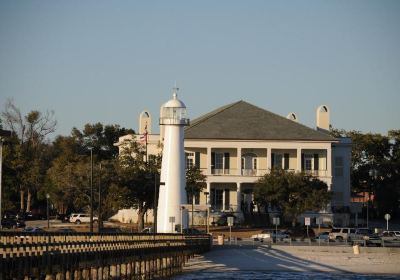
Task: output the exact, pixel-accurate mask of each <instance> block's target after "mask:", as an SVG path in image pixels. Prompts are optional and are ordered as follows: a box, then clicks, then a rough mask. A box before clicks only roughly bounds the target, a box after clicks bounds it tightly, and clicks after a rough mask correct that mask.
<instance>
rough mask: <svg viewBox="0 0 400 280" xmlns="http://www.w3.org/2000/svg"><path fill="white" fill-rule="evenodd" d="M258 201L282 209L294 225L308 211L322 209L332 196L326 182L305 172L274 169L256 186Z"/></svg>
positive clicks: (256, 199)
mask: <svg viewBox="0 0 400 280" xmlns="http://www.w3.org/2000/svg"><path fill="white" fill-rule="evenodd" d="M254 197H255V201H256V202H257V203H258V204H260V205H266V206H268V205H270V206H271V207H275V208H276V209H278V210H280V211H282V213H283V215H284V216H285V217H286V218H288V219H290V221H291V223H292V226H293V227H294V226H295V225H296V221H297V218H298V217H299V216H300V215H301V214H303V213H304V212H305V211H320V210H321V209H323V208H324V207H326V205H327V203H328V202H329V201H330V199H331V193H330V192H329V191H328V186H327V185H326V183H324V182H322V181H320V180H319V179H318V178H316V177H312V176H309V175H306V174H304V173H294V172H286V171H284V170H282V169H275V168H274V169H272V170H271V172H270V173H268V174H266V175H264V176H263V177H262V178H260V179H259V180H258V181H257V183H256V187H255V192H254Z"/></svg>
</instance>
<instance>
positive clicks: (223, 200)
mask: <svg viewBox="0 0 400 280" xmlns="http://www.w3.org/2000/svg"><path fill="white" fill-rule="evenodd" d="M222 210H226V209H225V189H224V188H223V189H222Z"/></svg>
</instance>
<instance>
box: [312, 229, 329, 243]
mask: <svg viewBox="0 0 400 280" xmlns="http://www.w3.org/2000/svg"><path fill="white" fill-rule="evenodd" d="M315 240H317V241H329V231H324V232H321V233H319V234H318V235H317V236H316V237H315Z"/></svg>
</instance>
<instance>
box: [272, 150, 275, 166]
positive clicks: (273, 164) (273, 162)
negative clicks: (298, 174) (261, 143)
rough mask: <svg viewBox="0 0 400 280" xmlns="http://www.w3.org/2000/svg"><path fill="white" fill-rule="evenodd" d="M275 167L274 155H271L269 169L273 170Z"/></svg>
mask: <svg viewBox="0 0 400 280" xmlns="http://www.w3.org/2000/svg"><path fill="white" fill-rule="evenodd" d="M274 166H275V154H274V153H271V168H274Z"/></svg>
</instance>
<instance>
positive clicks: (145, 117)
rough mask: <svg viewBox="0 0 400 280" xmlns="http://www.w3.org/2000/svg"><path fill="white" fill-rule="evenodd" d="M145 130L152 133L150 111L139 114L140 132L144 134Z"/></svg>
mask: <svg viewBox="0 0 400 280" xmlns="http://www.w3.org/2000/svg"><path fill="white" fill-rule="evenodd" d="M145 130H147V133H148V134H151V116H150V113H149V112H148V111H143V112H142V113H140V116H139V134H144V131H145Z"/></svg>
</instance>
